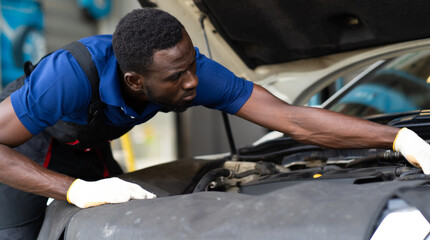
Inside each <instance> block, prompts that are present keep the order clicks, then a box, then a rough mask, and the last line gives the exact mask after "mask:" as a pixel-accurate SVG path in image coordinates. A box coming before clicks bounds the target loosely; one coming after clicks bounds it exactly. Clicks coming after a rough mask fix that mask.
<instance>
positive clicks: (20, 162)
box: [0, 144, 75, 200]
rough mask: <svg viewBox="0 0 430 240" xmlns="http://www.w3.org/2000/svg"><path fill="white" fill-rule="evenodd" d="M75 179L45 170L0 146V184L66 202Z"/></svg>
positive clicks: (8, 148)
mask: <svg viewBox="0 0 430 240" xmlns="http://www.w3.org/2000/svg"><path fill="white" fill-rule="evenodd" d="M74 180H75V179H74V178H72V177H69V176H66V175H63V174H59V173H56V172H54V171H51V170H48V169H45V168H44V167H42V166H40V165H38V164H37V163H35V162H34V161H32V160H30V159H29V158H27V157H26V156H24V155H22V154H20V153H18V152H16V151H14V150H13V149H11V148H10V147H8V146H5V145H2V144H0V182H2V183H4V184H6V185H9V186H11V187H14V188H17V189H19V190H22V191H25V192H31V193H34V194H37V195H41V196H45V197H51V198H54V199H57V200H66V195H67V190H68V189H69V187H70V185H71V184H72V182H73V181H74Z"/></svg>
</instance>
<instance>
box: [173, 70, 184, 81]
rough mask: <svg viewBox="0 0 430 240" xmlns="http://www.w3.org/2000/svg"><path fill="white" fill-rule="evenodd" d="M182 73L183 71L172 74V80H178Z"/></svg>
mask: <svg viewBox="0 0 430 240" xmlns="http://www.w3.org/2000/svg"><path fill="white" fill-rule="evenodd" d="M181 75H182V73H181V72H180V73H175V74H173V75H172V76H170V80H173V81H175V80H178V79H179V78H181Z"/></svg>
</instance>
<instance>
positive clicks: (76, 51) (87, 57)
mask: <svg viewBox="0 0 430 240" xmlns="http://www.w3.org/2000/svg"><path fill="white" fill-rule="evenodd" d="M63 49H65V50H67V51H68V52H70V53H71V54H72V55H73V57H74V58H75V59H76V61H77V62H78V63H79V65H80V66H81V68H82V70H84V72H85V74H86V75H87V78H88V80H89V81H90V84H91V89H92V90H91V102H90V106H89V108H88V123H89V124H90V125H92V124H94V123H95V122H96V121H98V120H99V119H100V118H101V117H102V116H104V114H103V108H104V103H103V102H102V101H101V100H100V93H99V84H100V78H99V74H98V72H97V68H96V66H95V65H94V63H93V61H92V59H91V54H90V52H89V51H88V49H87V47H85V45H84V44H83V43H81V42H79V41H74V42H72V43H70V44H68V45H66V46H64V47H63Z"/></svg>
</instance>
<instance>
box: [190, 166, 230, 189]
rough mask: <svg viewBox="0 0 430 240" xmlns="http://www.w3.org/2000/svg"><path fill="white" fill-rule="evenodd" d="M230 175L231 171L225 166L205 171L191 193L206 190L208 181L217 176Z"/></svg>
mask: <svg viewBox="0 0 430 240" xmlns="http://www.w3.org/2000/svg"><path fill="white" fill-rule="evenodd" d="M230 175H232V172H231V171H230V170H228V169H225V168H216V169H214V170H211V171H210V172H208V173H206V174H205V175H204V176H203V177H202V179H200V181H199V182H198V183H197V185H196V187H195V188H194V191H193V193H196V192H203V191H205V190H206V188H207V186H208V185H209V183H211V182H212V181H214V180H215V179H217V178H218V177H229V176H230Z"/></svg>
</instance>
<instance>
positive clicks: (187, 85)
mask: <svg viewBox="0 0 430 240" xmlns="http://www.w3.org/2000/svg"><path fill="white" fill-rule="evenodd" d="M185 74H186V78H185V81H184V83H183V84H182V87H183V88H184V89H185V90H187V89H194V88H196V87H197V85H198V84H199V78H198V77H197V75H196V74H194V73H192V72H191V71H187V72H186V73H185Z"/></svg>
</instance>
